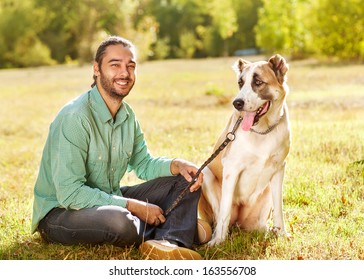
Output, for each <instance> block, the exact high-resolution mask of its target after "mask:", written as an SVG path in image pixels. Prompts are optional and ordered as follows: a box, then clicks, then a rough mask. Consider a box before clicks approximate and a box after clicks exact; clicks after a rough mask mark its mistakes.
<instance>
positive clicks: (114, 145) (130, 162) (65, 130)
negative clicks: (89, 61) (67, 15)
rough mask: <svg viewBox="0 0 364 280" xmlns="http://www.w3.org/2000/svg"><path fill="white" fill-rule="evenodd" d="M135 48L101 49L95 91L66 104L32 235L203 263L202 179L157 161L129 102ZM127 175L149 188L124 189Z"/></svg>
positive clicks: (120, 43) (112, 43)
mask: <svg viewBox="0 0 364 280" xmlns="http://www.w3.org/2000/svg"><path fill="white" fill-rule="evenodd" d="M136 65H137V63H136V53H135V47H134V45H133V44H132V43H131V42H129V41H128V40H125V39H123V38H120V37H116V36H111V37H109V38H108V39H107V40H105V41H104V42H102V43H101V45H100V46H99V48H98V50H97V52H96V57H95V62H94V65H93V72H94V73H93V74H94V84H93V85H92V89H91V90H89V91H88V92H86V93H84V94H82V95H81V96H79V97H78V98H76V99H75V100H73V101H71V102H70V103H68V104H67V105H65V106H64V107H63V108H62V110H61V111H60V112H59V113H58V115H57V116H56V118H55V120H54V121H53V122H52V124H51V126H50V131H49V135H48V138H47V142H46V144H45V147H44V151H43V157H42V160H41V165H40V170H39V175H38V178H37V181H36V184H35V188H34V205H33V221H32V232H35V231H39V232H40V235H41V236H42V238H43V239H44V240H46V241H48V242H55V243H61V244H80V243H83V244H85V243H88V244H102V243H109V244H113V245H115V246H122V247H123V246H130V245H136V246H139V245H140V246H139V249H140V251H141V253H142V254H143V255H144V256H145V257H148V258H152V259H201V256H200V255H199V254H198V253H197V252H195V251H193V250H191V249H190V248H191V247H192V245H193V243H194V241H196V236H197V235H196V232H197V204H198V200H199V197H200V189H199V188H200V186H201V184H202V176H199V177H198V179H197V181H196V182H195V183H194V184H193V185H192V186H191V188H190V192H188V194H187V195H186V196H184V197H183V199H182V200H181V202H180V203H179V204H178V206H177V207H176V208H175V209H174V210H173V211H172V212H170V214H169V215H168V216H165V215H164V212H165V211H166V209H167V208H168V207H169V206H171V204H172V203H173V202H174V201H175V199H176V198H177V197H178V195H179V194H180V192H181V191H182V190H183V189H184V188H186V187H187V185H188V184H189V181H191V180H192V177H191V176H193V175H194V174H196V172H197V168H196V166H195V165H193V164H192V163H190V162H188V161H185V160H182V159H173V160H172V159H168V158H165V157H153V156H152V155H151V154H150V152H149V150H148V148H147V145H146V141H145V138H144V135H143V132H142V129H141V127H140V124H139V122H138V120H137V118H136V116H135V114H134V112H133V110H132V109H131V107H130V106H129V105H128V104H127V103H125V102H124V98H125V97H126V96H127V95H128V94H129V92H130V91H131V89H132V88H133V86H134V82H135V78H136V75H135V73H136ZM127 170H129V171H131V170H134V171H135V173H136V174H137V176H138V177H139V178H141V179H143V180H146V182H144V183H141V184H139V185H137V186H132V187H128V186H125V187H120V186H119V184H120V181H121V179H122V177H123V175H124V174H125V172H126V171H127Z"/></svg>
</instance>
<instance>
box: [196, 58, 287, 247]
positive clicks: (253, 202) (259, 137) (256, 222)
mask: <svg viewBox="0 0 364 280" xmlns="http://www.w3.org/2000/svg"><path fill="white" fill-rule="evenodd" d="M234 69H235V71H236V72H237V75H238V85H239V93H238V95H237V96H236V98H235V99H234V101H233V105H234V107H235V110H234V112H233V114H232V116H231V117H230V120H229V122H228V124H227V126H226V128H225V129H224V131H223V132H222V134H221V136H220V138H219V140H218V141H217V143H216V146H215V148H216V147H218V146H219V145H220V144H221V143H222V142H223V141H224V140H225V137H226V135H227V133H228V132H229V131H231V130H232V129H233V126H234V124H235V123H236V121H237V119H238V118H239V116H242V117H243V121H242V123H241V128H240V127H239V129H238V130H237V131H236V138H235V140H234V141H233V142H231V143H230V144H229V145H228V146H227V147H226V148H225V149H224V150H223V151H222V152H221V153H220V154H219V155H218V157H216V158H215V159H214V160H213V161H212V162H211V163H210V164H209V165H208V166H207V167H206V168H205V169H204V185H203V186H202V195H201V199H200V203H199V218H200V219H202V220H205V221H207V222H208V223H209V224H210V225H214V227H215V229H214V233H213V236H212V239H211V241H210V242H209V245H210V246H212V245H215V244H218V243H220V242H222V241H224V240H225V238H226V237H227V234H228V231H229V227H230V226H232V225H237V226H239V227H241V228H242V229H244V230H248V231H250V230H267V228H268V227H267V222H268V219H269V217H270V215H271V212H272V210H273V228H272V230H273V231H274V232H275V233H276V234H278V235H286V231H285V227H284V220H283V209H282V208H283V200H282V190H283V177H284V172H285V159H286V157H287V155H288V152H289V148H290V125H289V118H288V109H287V105H286V96H287V94H288V86H287V84H286V73H287V71H288V65H287V63H286V61H285V59H284V58H283V57H281V56H280V55H275V56H273V57H271V58H270V59H269V61H260V62H255V63H251V62H248V61H246V60H243V59H239V60H238V61H237V62H236V63H235V65H234Z"/></svg>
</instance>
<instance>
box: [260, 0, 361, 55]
mask: <svg viewBox="0 0 364 280" xmlns="http://www.w3.org/2000/svg"><path fill="white" fill-rule="evenodd" d="M263 3H264V4H263V7H262V8H260V9H259V20H258V24H257V26H256V34H257V44H258V46H260V47H262V48H264V49H265V50H266V51H267V52H282V53H284V54H286V55H290V56H292V57H302V56H307V55H308V54H317V55H325V56H328V57H338V58H340V59H360V60H363V59H364V1H363V0H349V1H340V0H333V1H332V0H289V1H286V0H277V1H270V0H264V1H263Z"/></svg>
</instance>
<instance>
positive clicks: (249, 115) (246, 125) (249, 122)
mask: <svg viewBox="0 0 364 280" xmlns="http://www.w3.org/2000/svg"><path fill="white" fill-rule="evenodd" d="M255 115H256V112H245V113H244V118H243V122H242V124H241V125H242V127H243V130H244V131H249V129H250V128H251V127H252V126H253V124H254V118H255Z"/></svg>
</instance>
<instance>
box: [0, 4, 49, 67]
mask: <svg viewBox="0 0 364 280" xmlns="http://www.w3.org/2000/svg"><path fill="white" fill-rule="evenodd" d="M19 19H21V20H19ZM47 23H48V19H47V15H46V11H45V10H44V9H37V8H36V7H34V5H33V2H32V1H31V0H16V1H15V0H13V1H4V2H1V3H0V34H1V36H0V64H1V67H3V68H4V67H28V66H39V65H49V64H53V63H54V61H53V60H52V59H51V55H50V50H49V48H48V47H47V46H46V45H45V44H43V42H42V41H41V40H40V39H39V33H40V32H41V31H42V30H44V29H45V28H46V25H47Z"/></svg>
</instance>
